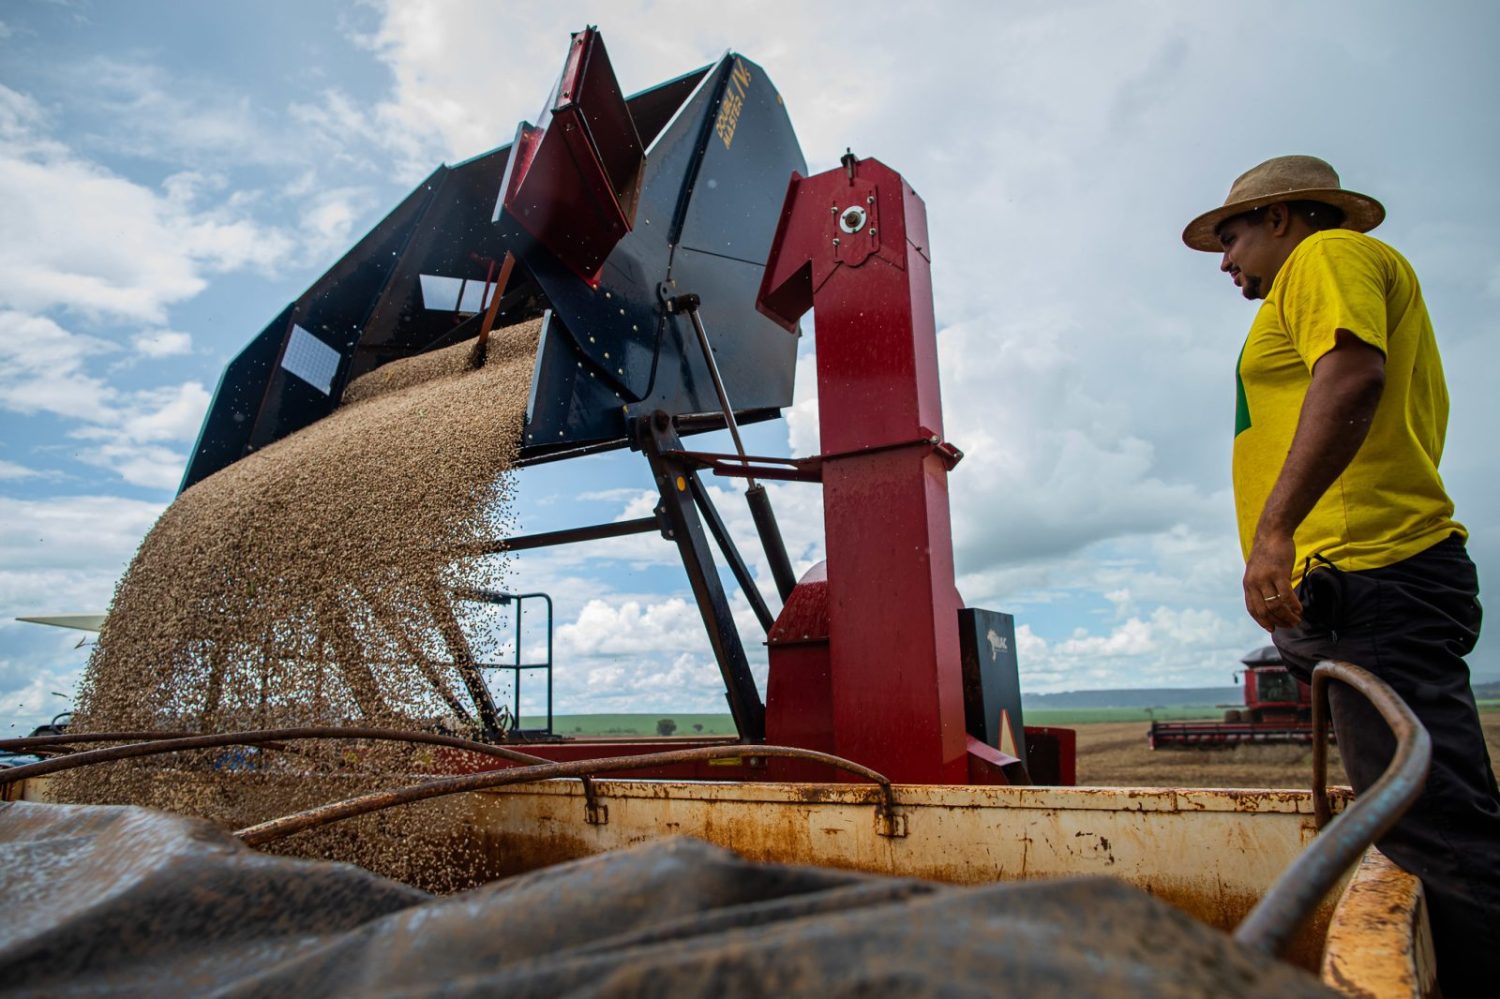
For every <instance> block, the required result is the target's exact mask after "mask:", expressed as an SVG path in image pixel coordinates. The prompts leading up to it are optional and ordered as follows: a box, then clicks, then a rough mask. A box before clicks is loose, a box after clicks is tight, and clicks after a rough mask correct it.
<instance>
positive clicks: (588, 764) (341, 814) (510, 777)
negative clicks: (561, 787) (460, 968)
mask: <svg viewBox="0 0 1500 999" xmlns="http://www.w3.org/2000/svg"><path fill="white" fill-rule="evenodd" d="M745 755H755V756H760V757H786V758H793V759H802V760H809V761H812V762H816V763H822V764H825V765H828V766H833V767H837V768H838V769H840V770H844V771H847V772H849V773H852V774H857V775H858V776H860V777H863V778H865V779H866V780H870V781H873V782H875V784H877V785H878V793H879V797H878V799H877V800H878V805H879V807H877V809H876V813H875V820H876V826H877V828H878V829H879V830H880V831H881V835H883V836H902V835H905V832H904V825H903V824H902V823H901V822H900V821H899V819H898V818H897V816H896V814H895V813H896V799H895V796H894V794H893V793H892V790H891V782H890V781H889V780H887V779H886V778H885V777H884V776H882V775H881V774H878V773H876V772H875V771H874V770H871V769H869V768H868V767H864V766H861V765H860V764H858V763H854V762H852V761H850V760H845V759H840V758H839V757H837V756H830V755H829V754H827V753H819V752H814V751H813V750H809V749H797V748H795V747H791V746H761V745H757V746H754V747H750V746H712V747H706V748H700V749H683V750H677V751H675V752H666V753H651V754H647V755H645V756H622V757H618V758H616V759H604V760H579V761H576V762H570V763H545V764H542V765H537V766H528V767H517V768H514V769H510V770H502V771H498V772H487V773H477V774H466V775H463V776H459V777H444V778H439V779H437V780H430V781H424V782H422V783H420V784H413V785H409V786H407V787H403V788H398V789H396V790H391V791H378V792H375V793H373V794H364V795H359V796H357V797H353V798H346V799H345V800H343V801H336V802H333V803H332V804H328V805H323V806H321V807H319V808H312V809H308V810H306V811H302V812H298V813H296V814H295V815H286V816H282V817H281V818H279V819H272V820H271V821H269V822H261V823H259V824H257V825H254V826H249V827H247V828H244V829H241V830H239V831H238V832H237V833H235V835H236V836H238V837H240V839H241V840H243V841H244V842H245V843H247V844H248V845H250V846H259V845H262V844H265V843H270V842H274V841H275V840H278V839H281V838H283V837H286V836H290V835H292V834H293V833H298V832H301V831H303V830H305V829H312V828H316V827H318V826H323V825H327V824H329V823H332V822H339V821H342V820H343V819H348V818H353V817H354V816H356V815H367V814H369V813H371V812H378V811H381V810H382V809H386V808H396V807H399V806H401V805H406V804H410V803H412V802H415V801H426V800H429V799H431V798H439V797H444V796H446V795H450V794H461V793H463V792H466V791H480V790H483V789H485V788H491V787H503V786H506V785H510V784H526V783H531V782H535V781H545V780H553V779H555V778H559V777H588V776H590V775H593V774H601V773H611V772H616V771H621V770H636V769H640V768H646V767H652V766H659V765H667V764H673V763H687V762H692V761H695V760H711V759H718V758H724V757H736V756H745Z"/></svg>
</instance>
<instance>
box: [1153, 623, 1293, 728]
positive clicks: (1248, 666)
mask: <svg viewBox="0 0 1500 999" xmlns="http://www.w3.org/2000/svg"><path fill="white" fill-rule="evenodd" d="M1240 662H1242V663H1244V664H1245V670H1244V677H1245V680H1244V684H1245V706H1244V707H1243V708H1230V709H1228V710H1227V711H1225V712H1224V720H1223V721H1221V722H1217V721H1186V722H1152V723H1151V728H1150V730H1149V731H1148V732H1147V733H1146V744H1147V745H1149V746H1150V747H1151V748H1152V749H1160V748H1161V747H1163V746H1185V747H1189V748H1197V749H1218V748H1227V747H1230V746H1237V745H1241V744H1243V743H1250V742H1254V743H1303V744H1307V745H1311V744H1312V741H1313V723H1312V688H1310V687H1309V686H1308V685H1307V684H1305V683H1303V682H1302V681H1301V680H1298V679H1297V678H1296V677H1294V676H1292V674H1291V673H1290V672H1289V671H1288V670H1287V668H1286V667H1285V666H1283V665H1282V664H1281V656H1280V655H1279V654H1277V652H1276V646H1274V645H1267V646H1265V647H1264V648H1260V649H1256V650H1255V651H1254V652H1252V653H1250V654H1249V655H1248V656H1246V657H1245V658H1243V659H1241V660H1240Z"/></svg>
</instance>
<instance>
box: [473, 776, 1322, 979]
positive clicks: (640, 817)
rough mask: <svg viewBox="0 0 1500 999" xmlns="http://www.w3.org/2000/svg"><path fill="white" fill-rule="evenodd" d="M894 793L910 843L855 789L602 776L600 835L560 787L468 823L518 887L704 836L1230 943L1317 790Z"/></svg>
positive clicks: (511, 791)
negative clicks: (1075, 896)
mask: <svg viewBox="0 0 1500 999" xmlns="http://www.w3.org/2000/svg"><path fill="white" fill-rule="evenodd" d="M895 792H896V798H897V800H898V801H899V802H900V808H899V812H898V814H899V815H900V816H901V817H902V818H903V819H904V821H905V823H906V832H907V835H906V836H905V837H904V838H889V837H886V836H882V835H880V831H879V830H878V829H877V827H876V821H875V819H874V817H873V816H872V810H871V808H870V795H869V792H868V790H866V789H864V788H860V787H856V786H850V785H844V784H778V783H763V784H739V783H734V784H728V783H726V784H709V783H685V782H653V781H616V780H608V779H601V780H599V781H598V782H597V783H596V793H597V796H598V800H599V801H600V802H601V803H603V804H604V805H606V806H607V807H608V809H609V822H608V823H607V824H604V825H586V824H585V823H583V822H581V821H580V818H579V816H580V814H581V811H582V803H581V801H580V798H581V797H582V793H581V791H580V790H579V789H577V788H575V787H572V786H571V785H568V784H565V783H561V782H552V783H546V784H530V785H526V786H523V787H506V788H497V789H493V790H489V791H485V792H482V793H480V794H476V795H473V796H472V797H473V798H474V799H476V800H477V801H479V802H480V803H478V804H475V805H474V806H473V807H472V808H471V809H470V810H469V811H468V813H467V814H468V816H469V819H468V820H469V821H472V822H474V823H476V824H477V826H478V832H479V835H480V838H481V839H482V841H483V842H484V843H486V844H488V846H487V849H489V848H492V849H493V850H494V853H493V854H492V855H491V856H489V857H487V858H486V864H487V865H488V866H489V867H490V868H491V869H493V870H497V871H504V872H505V873H508V874H509V873H519V872H521V871H525V870H531V869H534V865H537V866H539V865H541V864H544V863H547V862H552V861H556V860H562V859H569V858H573V857H577V856H580V855H582V854H583V853H604V852H608V851H612V850H618V849H623V848H626V847H630V846H634V845H638V844H640V843H643V842H647V841H650V840H654V839H658V838H661V837H664V836H672V835H690V836H694V837H697V838H700V839H704V840H707V841H708V842H711V843H716V844H718V845H720V846H725V847H727V848H729V849H732V850H734V851H736V852H737V853H740V854H741V855H743V856H745V857H748V858H751V859H755V860H763V861H774V862H781V863H795V864H815V865H818V866H822V867H835V868H843V869H849V870H861V871H868V872H873V873H880V874H892V875H899V876H905V877H917V878H923V879H931V880H939V881H946V882H950V883H955V884H982V883H988V882H993V881H1011V880H1030V879H1044V878H1056V877H1067V876H1073V875H1081V874H1102V875H1108V876H1110V877H1115V878H1118V879H1120V880H1123V881H1126V882H1128V883H1130V884H1133V885H1135V886H1137V887H1140V888H1144V889H1145V890H1146V891H1148V892H1150V893H1151V894H1153V895H1156V896H1157V897H1159V898H1161V899H1163V900H1165V901H1168V902H1170V903H1172V904H1173V905H1176V906H1178V907H1179V908H1181V909H1183V910H1185V911H1187V912H1189V913H1190V914H1192V915H1193V916H1195V917H1196V918H1198V919H1200V920H1202V921H1203V922H1206V923H1208V924H1210V925H1212V926H1215V927H1217V928H1219V929H1223V930H1229V929H1232V928H1233V927H1234V926H1235V924H1236V923H1238V922H1239V921H1240V920H1241V919H1242V918H1243V917H1244V915H1245V914H1246V913H1247V912H1249V911H1250V910H1251V908H1252V907H1253V906H1254V904H1255V902H1256V900H1257V899H1258V898H1259V897H1260V896H1261V894H1262V893H1263V892H1264V891H1265V890H1266V888H1267V886H1269V885H1270V884H1271V883H1272V882H1273V881H1274V880H1275V878H1276V876H1277V875H1278V874H1279V873H1280V872H1281V871H1282V870H1283V869H1284V868H1285V867H1286V866H1287V865H1288V864H1289V863H1290V862H1291V861H1292V859H1293V858H1295V857H1296V856H1297V855H1298V854H1299V853H1300V852H1301V851H1302V850H1303V849H1304V848H1305V846H1306V844H1307V843H1308V842H1309V841H1310V840H1311V839H1312V836H1313V827H1312V804H1311V795H1310V793H1309V792H1307V791H1211V790H1171V789H1160V788H1154V789H1147V788H1140V789H1112V788H1066V789H1063V788H1018V787H986V788H973V787H944V786H918V785H898V786H897V787H896V788H895ZM485 802H488V803H490V804H485ZM1338 803H1339V802H1338V801H1337V799H1336V801H1335V804H1338ZM1335 899H1336V896H1335V895H1330V896H1328V897H1327V898H1326V899H1324V900H1323V901H1322V902H1321V903H1320V905H1319V908H1318V911H1317V912H1316V913H1315V914H1314V917H1313V919H1312V920H1311V921H1310V923H1309V926H1308V927H1307V928H1306V929H1305V931H1304V933H1302V934H1301V935H1299V936H1298V938H1297V940H1296V943H1295V946H1294V949H1293V950H1292V951H1290V952H1289V953H1288V955H1287V958H1288V959H1289V960H1292V961H1293V962H1294V963H1296V964H1298V965H1299V966H1301V967H1304V968H1308V969H1310V970H1314V969H1316V968H1317V967H1318V964H1319V960H1320V957H1321V954H1320V951H1321V943H1322V932H1321V928H1322V926H1324V925H1326V923H1327V920H1328V918H1329V917H1330V915H1331V913H1332V910H1333V905H1334V902H1335Z"/></svg>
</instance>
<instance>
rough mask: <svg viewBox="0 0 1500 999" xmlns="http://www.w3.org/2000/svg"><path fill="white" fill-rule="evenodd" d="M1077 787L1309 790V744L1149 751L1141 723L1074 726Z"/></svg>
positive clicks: (1333, 776) (1332, 767) (1494, 717)
mask: <svg viewBox="0 0 1500 999" xmlns="http://www.w3.org/2000/svg"><path fill="white" fill-rule="evenodd" d="M1480 717H1481V720H1482V721H1483V724H1484V732H1485V739H1486V741H1487V742H1488V743H1489V748H1490V760H1491V761H1492V765H1493V761H1495V760H1496V759H1500V710H1489V711H1483V712H1482V713H1481V715H1480ZM1075 728H1076V731H1077V732H1078V783H1079V784H1080V785H1085V786H1093V787H1132V786H1145V787H1294V788H1303V787H1311V786H1312V747H1311V746H1236V747H1234V748H1233V749H1157V750H1152V749H1148V748H1147V746H1146V730H1147V728H1149V725H1148V724H1147V723H1145V722H1140V721H1135V722H1111V723H1101V724H1093V725H1078V726H1075ZM1328 776H1329V780H1330V782H1332V783H1334V784H1344V783H1347V782H1348V778H1347V777H1345V775H1344V769H1343V766H1342V765H1341V764H1340V762H1339V759H1338V753H1337V751H1335V752H1333V753H1330V755H1329V767H1328Z"/></svg>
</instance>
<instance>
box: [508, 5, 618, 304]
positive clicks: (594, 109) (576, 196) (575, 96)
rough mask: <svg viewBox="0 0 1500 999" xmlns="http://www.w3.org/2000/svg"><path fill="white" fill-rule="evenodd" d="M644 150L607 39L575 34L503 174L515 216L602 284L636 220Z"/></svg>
mask: <svg viewBox="0 0 1500 999" xmlns="http://www.w3.org/2000/svg"><path fill="white" fill-rule="evenodd" d="M644 165H645V151H644V148H643V147H642V145H641V140H640V136H639V134H638V133H637V131H636V127H635V120H634V119H633V118H632V117H631V115H630V109H629V108H628V107H627V106H626V104H625V99H624V97H623V96H622V95H621V93H620V88H619V85H618V84H617V83H616V82H615V75H614V70H613V68H612V67H611V65H610V62H609V55H608V53H607V52H606V51H605V48H604V40H603V39H602V38H600V37H599V33H598V32H597V31H595V30H594V29H593V28H589V29H586V30H584V31H580V32H578V33H577V34H575V35H574V36H573V44H572V46H571V47H570V48H569V49H568V58H567V61H566V63H565V64H564V65H563V72H562V76H561V77H560V78H559V79H558V81H557V86H556V88H555V89H554V90H553V92H552V97H551V98H550V99H549V101H548V103H547V108H546V110H545V111H544V113H543V117H542V120H541V122H540V124H539V125H536V126H532V125H529V124H527V123H526V122H522V123H521V127H520V129H519V130H518V131H517V133H516V141H515V144H514V145H513V146H512V147H511V154H510V158H509V160H507V162H506V166H505V178H504V180H503V181H502V182H501V188H500V189H501V192H502V204H503V206H504V208H505V211H506V213H507V214H508V215H510V217H511V218H513V219H515V220H516V221H517V222H518V223H520V225H521V226H522V228H524V229H525V230H526V231H527V232H529V233H531V235H532V236H534V237H536V240H537V242H539V243H541V244H542V245H543V246H545V247H546V248H547V249H549V250H550V251H552V253H553V254H554V255H556V256H557V258H558V259H559V260H561V261H562V262H563V263H564V264H566V265H567V266H568V268H569V269H570V270H572V271H573V272H574V273H575V274H577V275H578V276H579V277H581V278H582V279H583V280H585V281H587V282H589V283H590V284H597V283H598V280H599V272H600V269H601V268H602V267H603V266H604V260H605V258H606V257H608V256H609V252H610V251H611V250H612V249H614V247H615V244H616V243H618V242H619V241H620V240H621V239H623V238H624V237H625V234H626V233H628V232H629V231H630V229H631V227H632V225H633V224H634V219H635V206H636V202H637V200H638V199H639V197H640V190H641V180H642V176H643V170H644Z"/></svg>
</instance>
